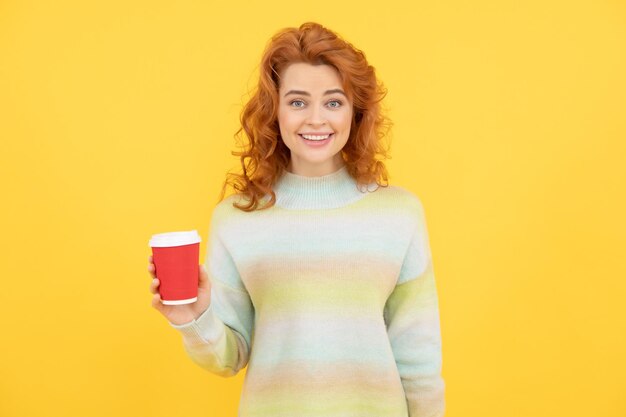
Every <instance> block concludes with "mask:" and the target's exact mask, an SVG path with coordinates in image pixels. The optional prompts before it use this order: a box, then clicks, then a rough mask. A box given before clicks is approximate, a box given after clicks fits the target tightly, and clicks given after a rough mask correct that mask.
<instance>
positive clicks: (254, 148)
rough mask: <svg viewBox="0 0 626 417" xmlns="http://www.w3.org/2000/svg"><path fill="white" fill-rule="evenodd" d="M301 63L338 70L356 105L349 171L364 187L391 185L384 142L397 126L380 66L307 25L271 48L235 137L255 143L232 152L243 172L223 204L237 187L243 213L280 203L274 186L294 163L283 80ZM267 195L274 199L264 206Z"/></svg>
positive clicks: (287, 31)
mask: <svg viewBox="0 0 626 417" xmlns="http://www.w3.org/2000/svg"><path fill="white" fill-rule="evenodd" d="M296 62H303V63H308V64H312V65H322V64H326V65H330V66H332V67H334V68H335V69H336V70H337V71H338V73H339V77H340V80H341V82H342V84H343V88H344V90H345V91H346V94H347V96H348V98H349V99H350V101H351V102H352V103H353V112H352V114H353V116H352V123H351V127H350V136H349V138H348V141H347V143H346V145H345V146H344V147H343V149H342V150H341V153H342V156H343V159H344V161H345V163H346V165H347V169H348V172H349V173H350V175H351V176H352V177H353V178H355V179H356V181H357V183H358V184H359V185H366V184H371V183H374V182H375V183H376V184H378V185H379V186H384V187H386V186H387V185H388V184H383V183H382V181H381V180H384V181H387V169H386V167H385V164H384V163H383V162H382V160H381V159H387V158H389V155H388V153H387V152H388V151H389V146H388V145H387V146H384V144H383V142H382V139H383V138H384V137H386V136H387V134H388V132H389V130H390V128H391V126H392V123H391V121H390V120H389V119H388V118H387V117H386V116H385V115H384V114H383V113H382V111H381V110H382V109H381V101H382V99H383V98H384V97H385V96H386V95H387V90H386V89H385V87H384V86H383V84H382V83H381V82H379V80H377V78H376V73H375V69H374V67H372V66H371V65H369V64H368V62H367V60H366V58H365V54H364V53H363V52H362V51H360V50H359V49H357V48H355V47H354V46H353V45H352V44H350V43H349V42H347V41H345V40H343V39H342V38H341V37H339V36H338V35H337V34H336V33H335V32H333V31H331V30H329V29H327V28H325V27H324V26H322V25H320V24H318V23H314V22H306V23H303V24H302V25H301V26H300V27H299V28H284V29H281V30H279V31H278V32H277V33H276V34H275V35H274V36H272V38H271V39H270V41H269V42H268V44H267V46H266V48H265V51H264V53H263V57H262V59H261V67H260V71H259V81H258V85H257V88H256V89H255V91H254V94H253V95H252V97H251V98H250V100H249V101H248V102H247V104H246V105H245V106H244V108H243V110H242V112H241V115H240V121H241V127H240V128H239V129H238V130H237V132H236V133H235V139H237V138H239V137H240V135H241V133H242V132H243V131H245V134H246V136H247V138H248V140H249V142H248V143H243V142H244V141H243V140H242V141H240V143H241V145H240V147H241V148H243V149H244V150H243V151H241V152H236V151H233V152H231V153H232V155H235V156H239V157H240V160H241V166H242V169H243V173H242V174H236V173H228V174H227V179H226V181H225V182H224V185H223V187H222V192H221V195H220V197H219V201H221V200H223V199H224V194H225V191H226V187H227V186H228V185H231V186H232V187H233V188H234V189H235V190H237V194H238V195H242V196H244V197H246V199H247V204H244V205H237V203H233V206H234V207H237V208H238V209H240V210H243V211H253V210H255V209H267V208H270V207H272V206H273V205H274V204H275V202H276V194H275V193H274V191H273V190H272V186H273V185H274V184H275V183H276V181H277V180H278V179H279V178H280V176H281V175H282V173H283V172H284V171H285V170H286V168H287V166H288V164H289V159H290V150H289V148H287V146H286V145H285V144H284V142H283V141H282V138H281V136H280V128H279V125H278V106H279V96H278V89H279V80H280V74H281V73H282V71H283V70H284V69H285V68H286V67H287V66H288V65H290V64H292V63H296ZM265 196H269V197H270V199H269V200H268V201H267V202H266V203H265V205H263V206H261V205H260V201H261V199H263V198H264V197H265Z"/></svg>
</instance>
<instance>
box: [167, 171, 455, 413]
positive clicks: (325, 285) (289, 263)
mask: <svg viewBox="0 0 626 417" xmlns="http://www.w3.org/2000/svg"><path fill="white" fill-rule="evenodd" d="M274 191H275V192H276V196H277V204H276V205H275V206H273V207H272V208H270V209H268V210H261V211H254V212H250V213H247V212H243V211H240V210H239V209H237V208H235V207H233V206H232V203H233V201H235V200H236V199H238V198H241V197H238V196H236V195H232V196H230V197H227V198H226V199H224V200H223V201H221V202H220V203H219V204H217V206H216V207H215V208H214V210H213V213H212V217H211V226H210V230H209V240H208V243H207V254H206V259H205V266H206V268H207V271H209V278H210V281H211V284H212V287H211V304H210V306H209V308H208V309H207V310H206V311H205V312H204V313H203V314H202V315H201V316H200V317H198V318H197V319H196V320H194V321H192V322H190V323H186V324H183V325H174V324H172V323H170V325H171V326H173V327H174V328H176V329H178V331H179V332H180V333H181V334H182V337H183V343H184V346H185V350H186V352H187V354H188V355H189V356H190V358H191V359H192V360H193V361H194V362H195V363H197V364H198V365H199V366H201V367H202V368H204V369H206V370H208V371H209V372H212V373H214V374H217V375H221V376H224V377H229V376H233V375H235V374H237V373H238V372H239V371H240V370H242V369H243V368H244V367H245V366H246V365H247V370H246V373H245V378H244V384H243V390H242V393H241V399H240V402H239V414H238V415H239V417H407V416H410V417H439V416H443V414H444V408H445V401H444V381H443V378H442V376H441V368H442V357H441V332H440V323H439V310H438V296H437V290H436V285H435V278H434V273H433V265H432V258H431V252H430V245H429V240H428V233H427V229H426V222H425V217H424V209H423V206H422V204H421V202H420V200H419V199H418V197H416V196H415V195H414V194H413V193H411V192H409V191H408V190H406V189H404V188H402V187H399V186H393V185H389V186H388V187H378V188H376V184H370V186H368V188H367V189H363V188H361V189H359V188H358V187H357V183H356V181H355V180H354V179H353V178H352V177H351V176H350V174H349V173H348V171H347V167H346V166H345V165H344V166H343V167H342V168H341V169H339V170H338V171H335V172H334V173H331V174H329V175H325V176H321V177H304V176H300V175H296V174H293V173H290V172H285V173H284V174H283V176H282V177H281V178H280V179H279V181H278V182H277V183H276V184H275V186H274ZM267 197H268V196H266V198H267Z"/></svg>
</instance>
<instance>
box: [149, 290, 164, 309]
mask: <svg viewBox="0 0 626 417" xmlns="http://www.w3.org/2000/svg"><path fill="white" fill-rule="evenodd" d="M152 307H153V308H155V309H157V310H159V311H161V309H162V308H163V304H162V303H161V295H160V294H154V295H153V296H152Z"/></svg>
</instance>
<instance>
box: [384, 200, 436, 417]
mask: <svg viewBox="0 0 626 417" xmlns="http://www.w3.org/2000/svg"><path fill="white" fill-rule="evenodd" d="M384 317H385V322H386V324H387V334H388V335H389V340H390V343H391V347H392V351H393V354H394V357H395V359H396V364H397V366H398V371H399V373H400V378H401V380H402V385H403V387H404V391H405V394H406V399H407V405H408V409H409V416H410V417H441V416H443V415H444V410H445V399H444V387H445V384H444V381H443V378H442V376H441V367H442V357H441V330H440V323H439V303H438V297H437V289H436V284H435V275H434V272H433V264H432V258H431V253H430V247H429V243H428V233H427V229H426V222H425V218H424V213H423V208H422V206H421V204H419V205H418V210H417V226H416V229H415V232H414V234H413V237H412V239H411V242H410V244H409V247H408V250H407V253H406V256H405V259H404V262H403V265H402V268H401V271H400V276H399V278H398V282H397V285H396V287H395V288H394V290H393V292H392V293H391V295H390V296H389V298H388V299H387V302H386V304H385V310H384Z"/></svg>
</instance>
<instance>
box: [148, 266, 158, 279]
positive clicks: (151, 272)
mask: <svg viewBox="0 0 626 417" xmlns="http://www.w3.org/2000/svg"><path fill="white" fill-rule="evenodd" d="M148 272H149V273H150V275H152V278H156V271H155V268H154V264H148Z"/></svg>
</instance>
